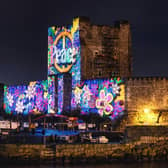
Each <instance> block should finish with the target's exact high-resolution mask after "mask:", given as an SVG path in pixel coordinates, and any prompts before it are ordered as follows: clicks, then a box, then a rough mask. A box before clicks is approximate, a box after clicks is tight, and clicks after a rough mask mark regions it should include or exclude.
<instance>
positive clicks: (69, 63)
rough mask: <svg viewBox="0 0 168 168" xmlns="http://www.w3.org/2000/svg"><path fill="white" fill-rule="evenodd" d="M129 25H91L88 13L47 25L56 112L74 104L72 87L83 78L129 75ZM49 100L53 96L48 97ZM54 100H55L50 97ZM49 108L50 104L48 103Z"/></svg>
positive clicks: (49, 72)
mask: <svg viewBox="0 0 168 168" xmlns="http://www.w3.org/2000/svg"><path fill="white" fill-rule="evenodd" d="M130 39H131V38H130V25H129V23H128V22H126V21H119V22H116V23H115V24H114V26H105V25H93V24H91V22H90V20H89V19H88V18H87V17H79V18H75V19H74V20H73V24H72V25H71V26H67V27H50V28H49V29H48V75H49V76H56V78H55V79H56V80H58V81H57V82H56V83H57V84H58V85H55V86H56V87H57V88H56V89H55V97H58V103H57V102H56V103H55V106H56V107H55V108H54V109H56V108H57V109H58V112H59V113H61V111H63V110H66V109H70V107H69V106H71V107H72V108H73V101H72V99H71V98H72V97H74V93H73V89H74V88H75V87H76V86H77V85H80V84H81V83H82V82H81V81H84V80H86V79H95V78H111V77H115V76H118V77H130V76H131V73H132V69H131V67H132V66H131V52H130V49H131V40H130ZM51 101H52V100H51ZM53 101H54V100H53ZM49 109H50V107H49Z"/></svg>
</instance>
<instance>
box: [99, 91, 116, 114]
mask: <svg viewBox="0 0 168 168" xmlns="http://www.w3.org/2000/svg"><path fill="white" fill-rule="evenodd" d="M112 100H113V95H112V94H111V93H107V95H105V91H104V90H101V91H100V96H99V98H98V99H97V100H96V107H97V108H98V109H99V111H98V112H99V114H100V115H101V116H103V114H105V115H109V114H110V113H111V112H112V110H113V107H112V105H111V102H112Z"/></svg>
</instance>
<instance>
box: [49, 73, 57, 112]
mask: <svg viewBox="0 0 168 168" xmlns="http://www.w3.org/2000/svg"><path fill="white" fill-rule="evenodd" d="M47 96H48V113H55V111H56V109H55V107H56V106H55V105H56V102H55V97H56V95H55V76H48V95H47Z"/></svg>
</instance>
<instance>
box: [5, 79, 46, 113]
mask: <svg viewBox="0 0 168 168" xmlns="http://www.w3.org/2000/svg"><path fill="white" fill-rule="evenodd" d="M47 96H48V83H47V80H46V81H36V82H30V84H29V85H28V86H9V87H7V86H5V87H4V109H5V111H6V112H7V113H13V114H19V113H21V114H28V113H32V112H43V113H45V112H47V110H48V97H47Z"/></svg>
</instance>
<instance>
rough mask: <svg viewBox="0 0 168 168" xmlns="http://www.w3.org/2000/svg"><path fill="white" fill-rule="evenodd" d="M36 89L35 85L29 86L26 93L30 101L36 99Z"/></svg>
mask: <svg viewBox="0 0 168 168" xmlns="http://www.w3.org/2000/svg"><path fill="white" fill-rule="evenodd" d="M35 91H36V89H35V87H34V85H31V86H28V88H27V90H26V91H25V92H26V97H27V98H28V99H29V100H30V99H31V98H34V96H35V94H36V92H35Z"/></svg>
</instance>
